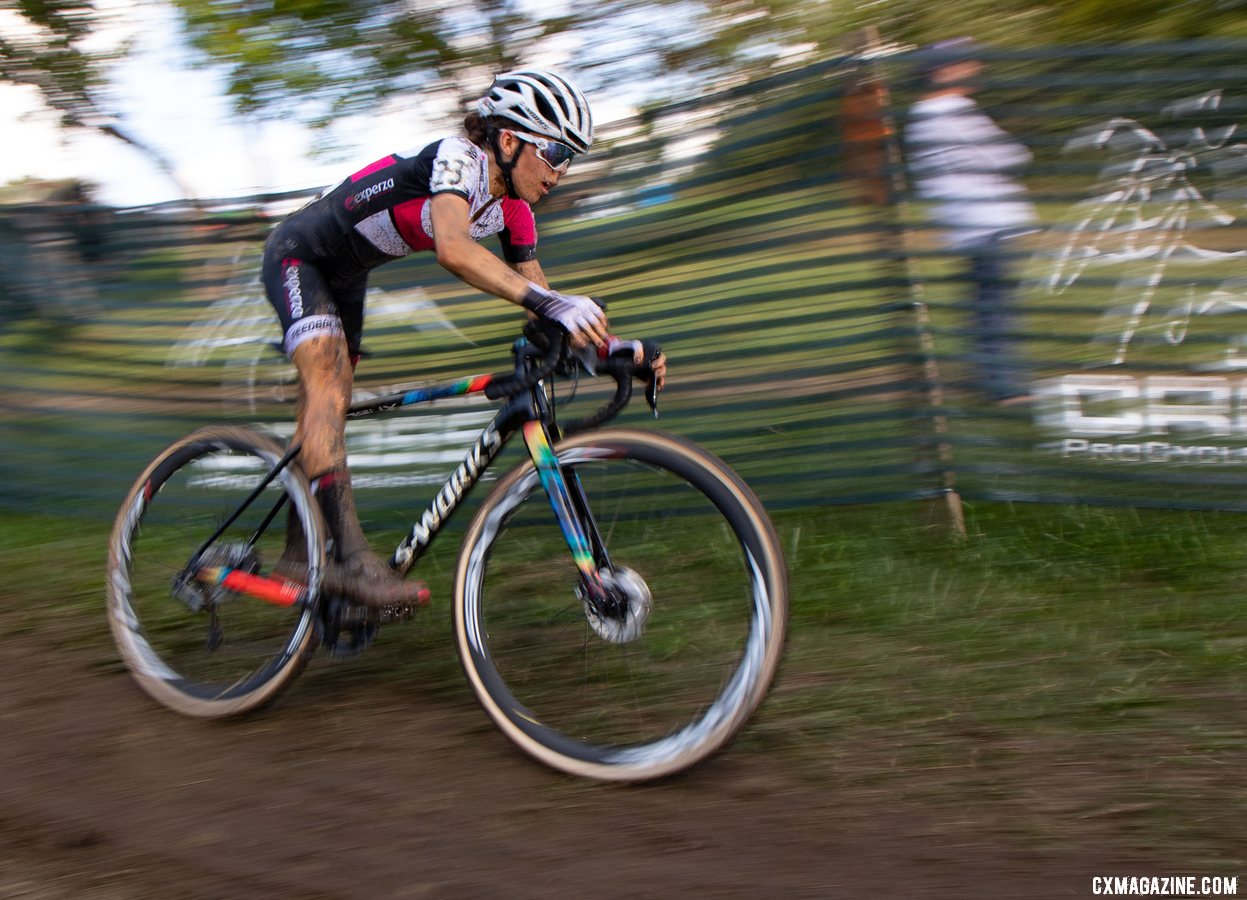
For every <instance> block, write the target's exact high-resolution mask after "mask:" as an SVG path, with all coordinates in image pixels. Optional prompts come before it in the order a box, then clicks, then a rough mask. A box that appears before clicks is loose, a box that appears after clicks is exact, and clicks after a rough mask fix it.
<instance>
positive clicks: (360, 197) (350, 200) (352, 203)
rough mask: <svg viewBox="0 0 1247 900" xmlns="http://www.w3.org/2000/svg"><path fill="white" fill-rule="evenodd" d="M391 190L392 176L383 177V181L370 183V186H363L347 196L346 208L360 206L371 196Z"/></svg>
mask: <svg viewBox="0 0 1247 900" xmlns="http://www.w3.org/2000/svg"><path fill="white" fill-rule="evenodd" d="M392 190H394V179H393V178H387V179H385V181H379V182H377V183H376V184H374V185H372V186H371V187H366V188H364V189H363V190H362V191H360V192H359V193H358V194H352V195H351V196H350V197H347V198H346V208H347V209H354V208H355V207H357V206H361V205H363V204H365V203H367V202H368V201H369V200H371V199H372V198H373V197H375V196H377V195H378V194H384V193H385V192H386V191H392Z"/></svg>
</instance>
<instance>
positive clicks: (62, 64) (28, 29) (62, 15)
mask: <svg viewBox="0 0 1247 900" xmlns="http://www.w3.org/2000/svg"><path fill="white" fill-rule="evenodd" d="M94 25H95V14H94V11H93V10H92V9H91V7H90V6H88V5H87V4H85V3H82V2H78V0H0V81H6V82H9V83H11V84H19V85H30V86H32V87H34V88H36V89H38V91H39V92H40V94H41V95H42V96H43V99H44V101H45V102H46V103H47V104H48V106H49V107H51V108H52V109H54V110H56V111H57V112H59V113H60V116H61V122H62V124H64V125H65V126H67V127H72V126H77V125H84V124H86V123H88V122H89V121H91V120H92V119H93V118H94V117H95V116H96V115H97V114H98V112H99V110H98V106H97V104H96V100H95V91H96V90H97V89H98V87H99V85H100V83H101V80H102V75H101V69H100V67H101V62H102V60H101V59H100V57H98V56H96V55H93V54H90V53H88V52H86V51H85V50H83V49H82V42H83V41H84V40H85V39H86V38H87V37H88V36H89V35H90V33H91V30H92V28H93V26H94Z"/></svg>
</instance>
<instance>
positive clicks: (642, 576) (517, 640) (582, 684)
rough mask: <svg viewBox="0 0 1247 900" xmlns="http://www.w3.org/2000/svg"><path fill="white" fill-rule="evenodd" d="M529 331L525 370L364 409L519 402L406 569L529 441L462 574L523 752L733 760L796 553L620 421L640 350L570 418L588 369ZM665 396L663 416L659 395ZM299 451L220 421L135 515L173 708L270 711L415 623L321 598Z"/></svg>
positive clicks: (549, 756) (143, 641)
mask: <svg viewBox="0 0 1247 900" xmlns="http://www.w3.org/2000/svg"><path fill="white" fill-rule="evenodd" d="M525 333H526V337H525V338H522V339H520V340H518V341H516V343H515V345H514V347H513V355H514V359H515V366H514V370H513V371H512V372H510V373H501V374H496V375H482V376H476V377H473V378H468V379H463V380H460V381H456V382H449V383H445V384H438V385H433V386H431V387H428V388H420V389H414V390H410V391H405V392H400V393H395V394H390V395H387V396H384V397H377V398H370V399H367V400H362V401H358V402H356V403H354V404H352V406H351V407H350V411H349V413H348V416H349V418H351V419H357V418H362V417H366V416H376V415H382V414H384V413H389V412H392V411H394V410H398V409H402V408H404V407H409V406H412V405H414V404H421V403H430V402H433V401H436V400H439V399H444V398H449V397H459V396H462V395H465V394H472V393H478V392H483V393H484V394H485V396H486V397H487V398H489V399H492V400H501V401H502V405H501V407H500V409H499V410H498V412H497V414H496V415H495V416H494V418H493V420H492V421H491V422H490V423H489V424H488V425H486V427H485V428H484V429H483V431H481V433H480V435H479V436H478V437H477V439H476V441H475V444H474V445H473V446H472V447H471V449H470V450H469V451H468V452H467V454H466V456H465V457H464V459H463V461H462V462H461V463H460V464H459V465H458V467H457V468H456V469H455V470H454V471H453V472H452V473H451V474H450V476H449V477H448V478H447V480H446V482H445V484H444V485H443V486H442V488H441V490H440V491H439V492H438V493H437V495H436V497H435V498H434V500H433V501H432V503H430V504H429V506H428V508H427V509H426V510H425V511H424V512H423V514H422V515H421V517H420V519H419V521H417V522H416V523H415V524H414V525H413V526H412V527H411V529H410V532H409V533H407V534H406V536H405V537H404V538H403V539H402V541H401V542H400V543H399V545H398V547H397V548H396V549H395V550H394V553H393V555H392V557H391V559H390V565H391V566H392V567H393V568H395V569H396V570H397V571H399V572H400V573H402V574H404V575H405V574H407V572H408V571H409V570H410V569H411V568H412V566H413V565H414V564H415V563H416V562H417V561H418V560H419V559H420V557H421V555H422V554H423V553H424V552H425V551H426V550H427V548H428V547H429V545H430V543H431V542H432V541H433V540H434V538H435V537H436V536H437V535H438V533H439V532H440V531H441V530H442V529H443V527H444V525H445V524H446V522H447V521H448V520H449V519H450V518H451V516H452V515H453V514H454V513H455V511H456V510H457V509H458V508H459V507H460V504H461V503H462V501H463V500H464V498H465V496H466V495H467V494H468V492H469V491H470V490H471V489H472V488H473V486H474V485H476V484H477V483H478V482H479V481H480V480H481V479H482V476H483V475H484V474H485V473H486V472H487V471H488V470H489V469H490V466H491V464H493V463H494V462H495V460H496V459H497V457H498V454H499V453H500V451H501V450H502V448H503V447H504V446H505V445H506V444H507V443H508V441H509V440H510V439H511V438H512V437H514V436H515V435H517V434H519V435H521V436H522V439H523V441H524V444H525V445H526V447H527V450H528V458H527V459H525V460H524V461H523V462H521V463H519V464H518V465H516V466H515V467H514V468H513V469H511V470H510V471H509V472H508V473H506V474H505V475H503V476H502V477H501V478H500V479H499V480H498V482H497V484H496V485H495V486H494V487H493V489H492V491H490V493H489V494H488V495H487V496H486V498H485V499H484V500H483V502H482V503H481V505H480V507H479V509H478V510H477V511H476V513H475V515H474V516H473V518H472V520H471V522H470V524H469V525H468V527H467V530H466V533H465V535H464V537H463V541H462V544H461V547H460V550H459V553H458V557H457V561H456V565H455V572H454V580H453V591H452V619H453V629H454V635H455V642H456V649H457V652H458V656H459V660H460V662H461V665H462V668H463V670H464V673H465V675H466V676H467V680H468V682H469V683H470V685H471V687H472V690H473V692H474V694H475V696H476V699H477V700H478V701H479V702H480V704H481V706H482V707H483V708H484V709H485V711H486V712H487V713H488V715H489V716H490V717H491V718H492V720H493V721H494V723H495V724H496V725H497V726H498V727H499V728H500V729H501V730H502V731H503V732H504V733H505V734H506V735H507V737H508V738H510V739H511V740H512V741H513V742H514V743H515V744H516V745H518V746H519V747H520V748H521V749H522V750H524V751H525V752H527V753H528V754H530V755H531V756H532V757H535V758H536V759H537V760H539V761H541V762H543V763H545V764H547V765H549V766H552V767H553V768H555V769H558V770H561V771H564V772H568V773H571V774H573V775H578V776H583V777H587V778H593V779H599V780H612V781H642V780H649V779H654V778H660V777H663V776H667V775H671V774H673V773H675V772H678V771H681V770H683V769H686V768H688V767H689V766H692V765H694V764H696V763H698V762H700V761H702V760H704V759H706V758H707V757H709V756H711V755H712V754H714V753H715V752H716V751H718V750H719V749H720V748H721V747H722V746H723V745H724V744H725V743H726V742H727V741H728V740H729V739H731V738H732V737H733V736H734V735H735V734H736V733H737V732H738V731H739V730H740V729H741V728H742V727H743V725H744V724H745V722H746V721H747V720H748V719H749V718H750V716H751V715H752V714H753V712H754V711H755V710H756V708H757V707H758V705H759V703H760V702H761V701H762V699H763V697H764V695H765V694H766V692H767V689H768V687H769V685H770V683H771V681H772V678H773V676H774V674H775V671H776V668H777V666H778V664H779V660H780V656H781V651H782V648H783V644H784V634H785V629H786V621H787V609H788V587H787V574H786V569H785V565H784V560H783V556H782V553H781V550H780V546H779V542H778V539H777V537H776V534H775V531H774V528H773V526H772V524H771V522H770V519H769V518H768V516H767V514H766V511H765V509H764V508H763V506H762V504H761V502H760V501H759V500H758V499H757V497H756V496H755V495H754V494H753V492H752V491H751V490H750V489H749V488H748V487H747V486H746V485H745V483H744V482H743V481H742V480H741V479H740V478H739V477H738V476H737V475H736V474H735V473H734V472H732V470H731V469H730V468H729V467H728V466H727V465H726V464H724V463H723V462H722V461H721V460H719V459H718V458H716V457H714V456H713V455H711V454H710V453H708V452H707V451H705V450H703V449H701V448H699V447H697V446H696V445H695V444H693V443H692V442H690V441H688V440H686V439H683V438H680V437H676V436H673V435H670V434H667V433H664V432H661V431H656V430H648V429H634V428H620V427H613V428H605V429H603V428H600V426H601V425H603V424H605V423H606V422H608V421H610V420H611V419H613V418H614V417H615V416H616V415H618V413H619V412H620V411H621V410H622V409H623V408H624V407H625V406H626V405H627V404H628V403H629V401H630V400H631V396H632V382H633V378H634V377H638V372H639V370H638V367H637V366H636V364H634V363H633V361H632V360H631V359H630V358H627V359H619V358H612V359H610V360H609V361H608V362H607V364H606V367H605V368H606V374H608V375H609V376H610V377H611V378H613V379H614V382H615V391H614V394H613V396H611V398H610V399H609V400H607V401H606V402H605V403H604V404H603V405H602V406H601V407H600V408H598V409H597V410H596V411H595V412H593V413H592V414H590V415H588V416H585V417H584V418H582V419H579V420H577V421H576V422H572V423H569V424H567V425H566V426H564V427H560V425H559V422H558V418H557V416H556V407H557V405H558V404H557V403H556V401H555V393H554V390H553V385H554V381H553V380H552V379H554V378H556V377H562V376H565V377H568V378H574V377H575V375H574V373H575V366H576V363H575V362H574V360H572V358H571V356H570V352H569V351H568V350H567V349H566V348H565V346H564V341H563V340H562V337H561V333H558V334H551V333H550V332H548V331H539V330H538V329H535V328H534V327H533V326H532V325H530V326H529V328H526V329H525ZM645 346H646V347H647V350H648V351H649V352H656V349H657V348H656V345H651V344H646V345H645ZM648 359H650V360H652V359H653V356H650V357H648ZM647 399H648V400H649V401H650V403H651V406H653V408H654V411H655V414H657V405H656V404H657V398H656V396H655V395H654V393H653V386H652V384H651V387H650V390H649V391H647ZM298 452H299V447H298V446H297V445H296V446H289V447H286V446H283V445H282V443H281V442H279V441H278V440H277V439H276V438H275V437H273V436H271V435H268V434H266V433H263V432H261V431H259V430H256V429H254V428H250V427H236V426H216V427H213V426H209V427H206V428H202V429H200V430H197V431H195V432H193V433H191V434H189V435H188V436H186V437H184V438H182V439H180V440H178V441H175V442H174V443H172V444H171V445H170V446H169V447H167V448H166V449H165V450H164V451H163V452H162V453H160V454H159V455H158V456H157V457H156V458H155V459H154V460H153V461H152V462H151V463H150V464H149V465H148V466H147V468H146V470H145V471H144V472H143V474H142V475H140V476H139V478H138V480H137V481H136V482H135V484H134V487H133V488H132V489H131V491H130V493H129V495H128V497H127V498H126V500H125V502H124V503H123V504H122V506H121V509H120V510H119V512H118V514H117V519H116V522H115V525H114V528H113V532H112V536H111V538H110V542H109V561H108V578H107V587H108V613H109V622H110V626H111V630H112V634H113V637H114V641H115V642H116V645H117V647H118V649H119V651H120V654H121V656H122V658H123V660H124V661H125V663H126V665H127V667H128V668H129V670H130V672H131V673H132V675H133V676H134V678H135V679H136V681H137V682H138V684H139V686H140V687H141V688H142V689H143V690H144V691H145V692H146V693H147V694H149V695H150V696H151V697H152V698H154V699H155V700H156V701H158V702H159V703H161V704H163V705H164V706H167V707H169V708H170V709H173V710H175V711H177V712H179V713H183V714H186V715H189V716H195V717H203V718H217V717H224V716H235V715H240V714H243V713H248V712H252V711H254V710H256V709H259V708H260V707H262V706H264V705H265V704H267V703H269V702H270V701H272V700H273V699H274V698H275V697H276V696H277V695H278V694H279V693H280V692H281V691H282V690H283V689H284V688H286V687H288V686H289V685H290V684H291V683H292V682H293V681H294V679H295V678H296V677H297V676H298V675H299V674H300V672H302V671H303V669H304V668H305V666H306V665H307V663H308V661H309V660H310V658H311V656H312V654H313V652H314V651H315V649H316V648H317V647H318V646H319V645H324V646H325V647H327V648H328V649H330V650H331V651H333V652H340V653H345V654H349V653H355V652H361V651H362V650H363V649H365V648H366V647H367V646H368V644H369V643H371V640H372V639H373V637H375V634H376V631H377V628H378V627H379V626H380V625H381V624H383V623H385V622H387V621H389V620H390V619H396V618H405V617H406V615H407V614H408V613H409V612H410V611H407V610H398V611H392V612H393V614H392V615H390V614H389V613H390V611H384V612H382V613H379V614H378V613H375V612H371V611H368V610H363V609H361V608H359V607H354V606H351V605H348V604H345V603H343V602H342V601H341V600H340V599H338V598H335V597H329V596H325V594H324V593H323V592H322V591H321V580H322V577H323V574H324V571H325V564H326V559H327V553H328V550H327V547H326V538H327V535H326V529H325V526H324V523H323V521H322V519H321V515H320V511H319V508H318V506H317V503H316V501H315V497H314V493H313V488H312V486H311V485H310V484H309V482H308V480H307V478H306V477H305V476H304V475H303V473H302V472H301V470H300V469H299V467H298V466H297V465H295V464H294V462H295V460H296V458H297V455H298ZM543 494H544V495H545V496H544V498H543V497H542V495H543ZM286 509H292V510H293V511H294V512H293V514H290V513H287V515H281V513H282V511H283V510H286ZM288 515H293V516H294V517H296V518H297V520H298V522H299V523H300V524H301V525H302V528H303V532H302V533H303V535H304V539H303V549H304V550H305V552H306V558H307V569H306V576H307V577H306V579H305V580H303V581H292V580H289V579H287V578H282V577H280V576H277V575H274V574H273V573H272V568H273V564H274V563H275V562H276V561H277V560H278V559H279V557H280V556H281V554H282V552H283V550H284V549H285V544H286V531H287V527H290V526H289V525H288V523H287V521H286V520H287V516H288ZM292 533H297V531H295V532H292Z"/></svg>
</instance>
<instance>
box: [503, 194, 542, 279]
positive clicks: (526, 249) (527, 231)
mask: <svg viewBox="0 0 1247 900" xmlns="http://www.w3.org/2000/svg"><path fill="white" fill-rule="evenodd" d="M498 238H499V239H500V240H501V241H502V256H503V258H504V259H506V261H507V262H510V263H519V262H530V261H531V260H534V259H536V258H537V220H536V219H535V218H534V217H533V208H532V207H531V206H529V205H528V204H527V203H526V202H524V201H523V200H512V199H511V198H509V197H508V198H507V199H505V200H503V201H502V231H500V232H499V233H498Z"/></svg>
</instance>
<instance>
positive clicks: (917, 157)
mask: <svg viewBox="0 0 1247 900" xmlns="http://www.w3.org/2000/svg"><path fill="white" fill-rule="evenodd" d="M919 58H920V65H921V75H922V78H923V82H924V84H923V94H922V96H921V97H920V98H919V100H918V101H917V102H916V103H915V104H914V105H913V107H912V108H911V109H910V112H909V121H908V124H907V126H906V129H905V144H906V148H907V151H908V156H909V168H910V171H911V173H912V175H913V179H914V183H915V187H916V188H917V192H918V195H919V197H921V198H922V199H923V200H925V201H927V203H928V204H929V210H930V212H929V215H930V218H931V221H932V223H933V224H935V225H936V226H938V227H939V228H940V229H941V230H942V241H943V243H944V246H945V247H947V248H948V249H950V250H952V251H954V252H956V253H959V254H964V255H965V256H966V257H967V258H968V260H969V262H970V282H971V284H972V293H971V297H970V300H971V304H972V309H973V314H974V346H975V359H976V363H977V366H978V371H979V377H980V379H981V380H982V382H983V386H984V388H985V390H986V391H987V393H988V394H989V395H990V396H991V397H992V399H993V400H995V401H997V402H999V403H1003V404H1012V403H1018V402H1025V401H1026V400H1027V399H1029V398H1028V396H1027V390H1028V389H1027V380H1028V379H1027V367H1026V365H1025V363H1024V362H1022V361H1021V360H1020V359H1019V358H1018V355H1017V352H1016V348H1014V347H1013V346H1012V343H1013V340H1012V338H1013V335H1014V334H1015V333H1016V330H1017V325H1016V323H1017V315H1016V310H1015V302H1016V294H1017V289H1016V282H1015V280H1014V279H1013V277H1012V276H1011V273H1010V271H1009V270H1010V265H1009V263H1010V258H1011V253H1010V249H1009V242H1010V241H1011V240H1012V239H1013V238H1016V237H1017V236H1019V235H1021V234H1024V233H1026V232H1028V231H1033V230H1034V223H1035V220H1036V215H1035V208H1034V206H1033V205H1032V204H1031V203H1030V201H1028V200H1026V199H1025V192H1026V189H1025V188H1024V187H1023V186H1022V184H1020V183H1019V182H1018V181H1017V180H1015V178H1014V177H1013V173H1014V172H1016V171H1017V170H1019V169H1021V168H1023V167H1024V166H1026V165H1027V164H1028V163H1029V162H1030V161H1031V154H1030V151H1029V150H1027V149H1026V147H1025V146H1023V145H1022V144H1021V143H1019V142H1018V141H1016V140H1014V139H1013V138H1011V137H1010V136H1009V135H1008V134H1007V133H1006V132H1005V131H1003V130H1002V129H1001V128H1000V127H999V126H998V125H997V124H996V123H995V122H994V121H992V119H991V117H990V116H988V115H987V114H986V113H985V112H983V111H982V110H981V109H980V108H979V107H978V104H976V103H975V102H974V100H973V99H971V94H973V93H974V91H975V89H976V87H977V84H976V82H977V80H978V77H979V75H980V74H981V73H982V69H983V67H982V64H981V63H980V62H979V61H978V59H977V53H976V46H975V44H974V42H973V41H972V40H971V39H969V38H955V39H953V40H949V41H943V42H941V43H939V44H934V45H932V46H930V47H928V48H926V49H925V50H923V51H922V52H921V53H920V57H919Z"/></svg>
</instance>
